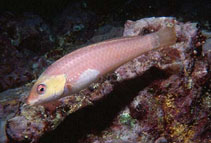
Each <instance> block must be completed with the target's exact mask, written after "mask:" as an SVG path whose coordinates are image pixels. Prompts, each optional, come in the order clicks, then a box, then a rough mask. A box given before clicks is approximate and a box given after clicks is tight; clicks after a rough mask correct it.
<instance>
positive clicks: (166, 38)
mask: <svg viewBox="0 0 211 143" xmlns="http://www.w3.org/2000/svg"><path fill="white" fill-rule="evenodd" d="M155 34H156V35H157V37H158V43H159V44H158V45H159V47H162V46H168V45H172V44H175V43H176V40H177V37H176V32H175V29H174V27H166V28H164V29H161V30H159V31H158V32H156V33H155Z"/></svg>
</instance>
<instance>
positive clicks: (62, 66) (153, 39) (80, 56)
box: [27, 27, 176, 105]
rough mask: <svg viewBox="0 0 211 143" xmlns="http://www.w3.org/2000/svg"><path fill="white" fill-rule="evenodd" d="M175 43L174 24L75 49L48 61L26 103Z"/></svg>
mask: <svg viewBox="0 0 211 143" xmlns="http://www.w3.org/2000/svg"><path fill="white" fill-rule="evenodd" d="M175 43H176V33H175V29H174V27H171V28H170V27H167V28H164V29H161V30H159V31H158V32H155V33H151V34H148V35H145V36H133V37H122V38H119V39H112V40H108V41H104V42H100V43H97V44H92V45H89V46H86V47H83V48H80V49H78V50H75V51H73V52H71V53H69V54H67V55H65V56H64V57H62V58H60V59H59V60H57V61H56V62H54V63H53V64H52V65H50V66H49V67H48V68H47V69H46V70H45V71H44V72H43V73H42V74H41V76H40V77H39V78H38V80H37V81H36V83H35V84H34V85H33V87H32V89H31V92H30V94H29V97H28V99H27V104H30V105H37V104H42V103H47V102H50V101H54V100H57V99H59V98H62V97H64V96H67V95H71V94H74V93H77V92H79V91H80V90H82V89H84V88H86V87H87V86H88V85H89V84H91V83H92V82H94V81H96V80H97V79H98V78H99V77H100V76H103V75H105V74H106V73H108V72H111V71H113V70H115V69H116V68H118V67H119V66H121V65H122V64H124V63H126V62H128V61H130V60H132V59H134V58H136V57H138V56H139V55H141V54H143V53H145V52H147V51H150V50H153V49H156V48H159V47H163V46H169V45H171V44H175Z"/></svg>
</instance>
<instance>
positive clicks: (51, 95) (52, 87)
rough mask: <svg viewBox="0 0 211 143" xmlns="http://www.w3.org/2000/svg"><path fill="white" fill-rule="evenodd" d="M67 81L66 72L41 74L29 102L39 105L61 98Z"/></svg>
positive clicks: (31, 92)
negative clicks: (49, 74) (48, 74)
mask: <svg viewBox="0 0 211 143" xmlns="http://www.w3.org/2000/svg"><path fill="white" fill-rule="evenodd" d="M65 83H66V76H65V74H61V75H52V76H46V75H41V76H40V78H39V79H38V80H37V82H36V83H35V84H34V85H33V87H32V89H31V91H30V94H29V96H28V98H27V104H29V105H38V104H42V103H47V102H51V101H54V100H56V99H59V98H61V97H62V96H63V94H64V90H65Z"/></svg>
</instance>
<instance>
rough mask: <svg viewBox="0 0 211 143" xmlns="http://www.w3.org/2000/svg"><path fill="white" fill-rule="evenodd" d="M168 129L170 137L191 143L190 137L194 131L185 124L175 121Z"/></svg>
mask: <svg viewBox="0 0 211 143" xmlns="http://www.w3.org/2000/svg"><path fill="white" fill-rule="evenodd" d="M170 130H171V137H172V138H177V139H178V140H179V141H182V142H184V143H192V141H191V138H193V136H194V131H193V130H191V129H189V128H188V126H187V125H186V124H181V123H179V122H175V124H174V125H173V126H172V127H170Z"/></svg>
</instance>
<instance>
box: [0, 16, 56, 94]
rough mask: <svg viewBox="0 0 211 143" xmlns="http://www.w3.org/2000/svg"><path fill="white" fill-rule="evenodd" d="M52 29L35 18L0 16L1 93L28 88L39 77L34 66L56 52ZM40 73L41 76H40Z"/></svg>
mask: <svg viewBox="0 0 211 143" xmlns="http://www.w3.org/2000/svg"><path fill="white" fill-rule="evenodd" d="M51 36H52V34H51V31H50V29H49V27H48V25H47V24H46V23H45V22H44V21H43V20H42V19H41V18H40V17H39V16H36V15H32V14H25V15H24V16H22V17H21V16H17V15H14V14H12V13H9V12H8V13H4V14H2V15H1V16H0V53H1V57H0V91H4V90H6V89H8V88H14V87H18V86H21V85H23V84H26V83H27V82H29V81H31V80H32V79H34V78H35V77H36V74H37V71H38V70H39V71H40V70H41V69H42V68H43V66H44V65H47V64H40V65H39V66H38V67H37V70H32V65H33V64H34V63H35V62H39V60H40V59H42V58H41V56H43V54H45V53H46V52H47V51H49V50H51V49H53V43H54V41H51V40H50V37H51ZM38 73H40V72H38Z"/></svg>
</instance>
